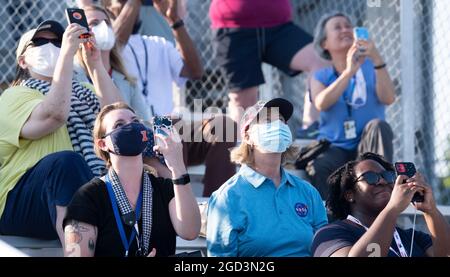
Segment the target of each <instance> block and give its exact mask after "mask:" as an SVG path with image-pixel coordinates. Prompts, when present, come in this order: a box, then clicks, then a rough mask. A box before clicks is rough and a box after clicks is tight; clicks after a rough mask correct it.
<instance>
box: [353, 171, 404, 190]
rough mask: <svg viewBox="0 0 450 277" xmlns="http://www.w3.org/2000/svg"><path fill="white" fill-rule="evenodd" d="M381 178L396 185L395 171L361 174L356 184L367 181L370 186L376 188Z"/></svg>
mask: <svg viewBox="0 0 450 277" xmlns="http://www.w3.org/2000/svg"><path fill="white" fill-rule="evenodd" d="M381 178H383V179H384V180H385V181H386V182H387V183H388V184H393V183H395V178H396V174H395V172H394V171H387V170H386V171H383V172H380V173H377V172H373V171H368V172H365V173H363V174H361V175H360V176H359V177H358V178H356V180H355V183H357V182H359V181H366V183H367V184H369V185H370V186H376V185H377V184H378V183H379V182H380V180H381Z"/></svg>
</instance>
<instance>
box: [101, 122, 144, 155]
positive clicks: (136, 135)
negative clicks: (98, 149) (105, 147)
mask: <svg viewBox="0 0 450 277" xmlns="http://www.w3.org/2000/svg"><path fill="white" fill-rule="evenodd" d="M107 136H110V137H111V142H112V144H113V146H114V151H112V150H109V151H108V152H110V153H112V154H114V155H118V156H138V155H140V154H142V152H144V150H145V148H146V147H147V143H148V135H147V128H146V127H145V126H144V125H143V124H142V123H138V122H132V123H129V124H126V125H123V126H120V127H118V128H116V129H114V130H112V131H111V132H109V133H108V134H106V135H104V136H103V138H105V137H107Z"/></svg>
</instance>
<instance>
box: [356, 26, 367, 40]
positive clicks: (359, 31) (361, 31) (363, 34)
mask: <svg viewBox="0 0 450 277" xmlns="http://www.w3.org/2000/svg"><path fill="white" fill-rule="evenodd" d="M353 34H354V36H355V39H356V40H365V41H368V40H369V30H367V28H365V27H356V28H355V29H353Z"/></svg>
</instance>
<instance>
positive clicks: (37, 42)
mask: <svg viewBox="0 0 450 277" xmlns="http://www.w3.org/2000/svg"><path fill="white" fill-rule="evenodd" d="M47 43H51V44H53V45H54V46H56V47H58V48H61V40H59V39H56V38H54V39H48V38H34V39H32V40H31V45H32V46H34V47H38V46H42V45H45V44H47Z"/></svg>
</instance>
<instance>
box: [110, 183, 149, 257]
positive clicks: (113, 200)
mask: <svg viewBox="0 0 450 277" xmlns="http://www.w3.org/2000/svg"><path fill="white" fill-rule="evenodd" d="M106 188H107V189H108V194H109V198H110V200H111V204H112V207H113V212H114V217H115V219H116V224H117V228H118V229H119V234H120V239H121V240H122V245H123V248H125V257H128V250H129V249H130V246H131V243H132V242H133V238H134V237H136V242H137V244H138V249H139V246H140V245H139V244H140V243H139V228H138V220H139V216H140V212H141V204H142V190H141V191H140V192H139V197H138V202H137V203H136V210H135V211H136V218H135V222H134V229H133V231H132V232H131V235H130V239H129V240H127V237H126V235H125V230H124V228H123V224H122V219H121V218H120V213H119V208H118V206H117V201H116V196H115V195H114V191H113V189H112V186H111V182H110V180H109V176H108V174H106Z"/></svg>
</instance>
